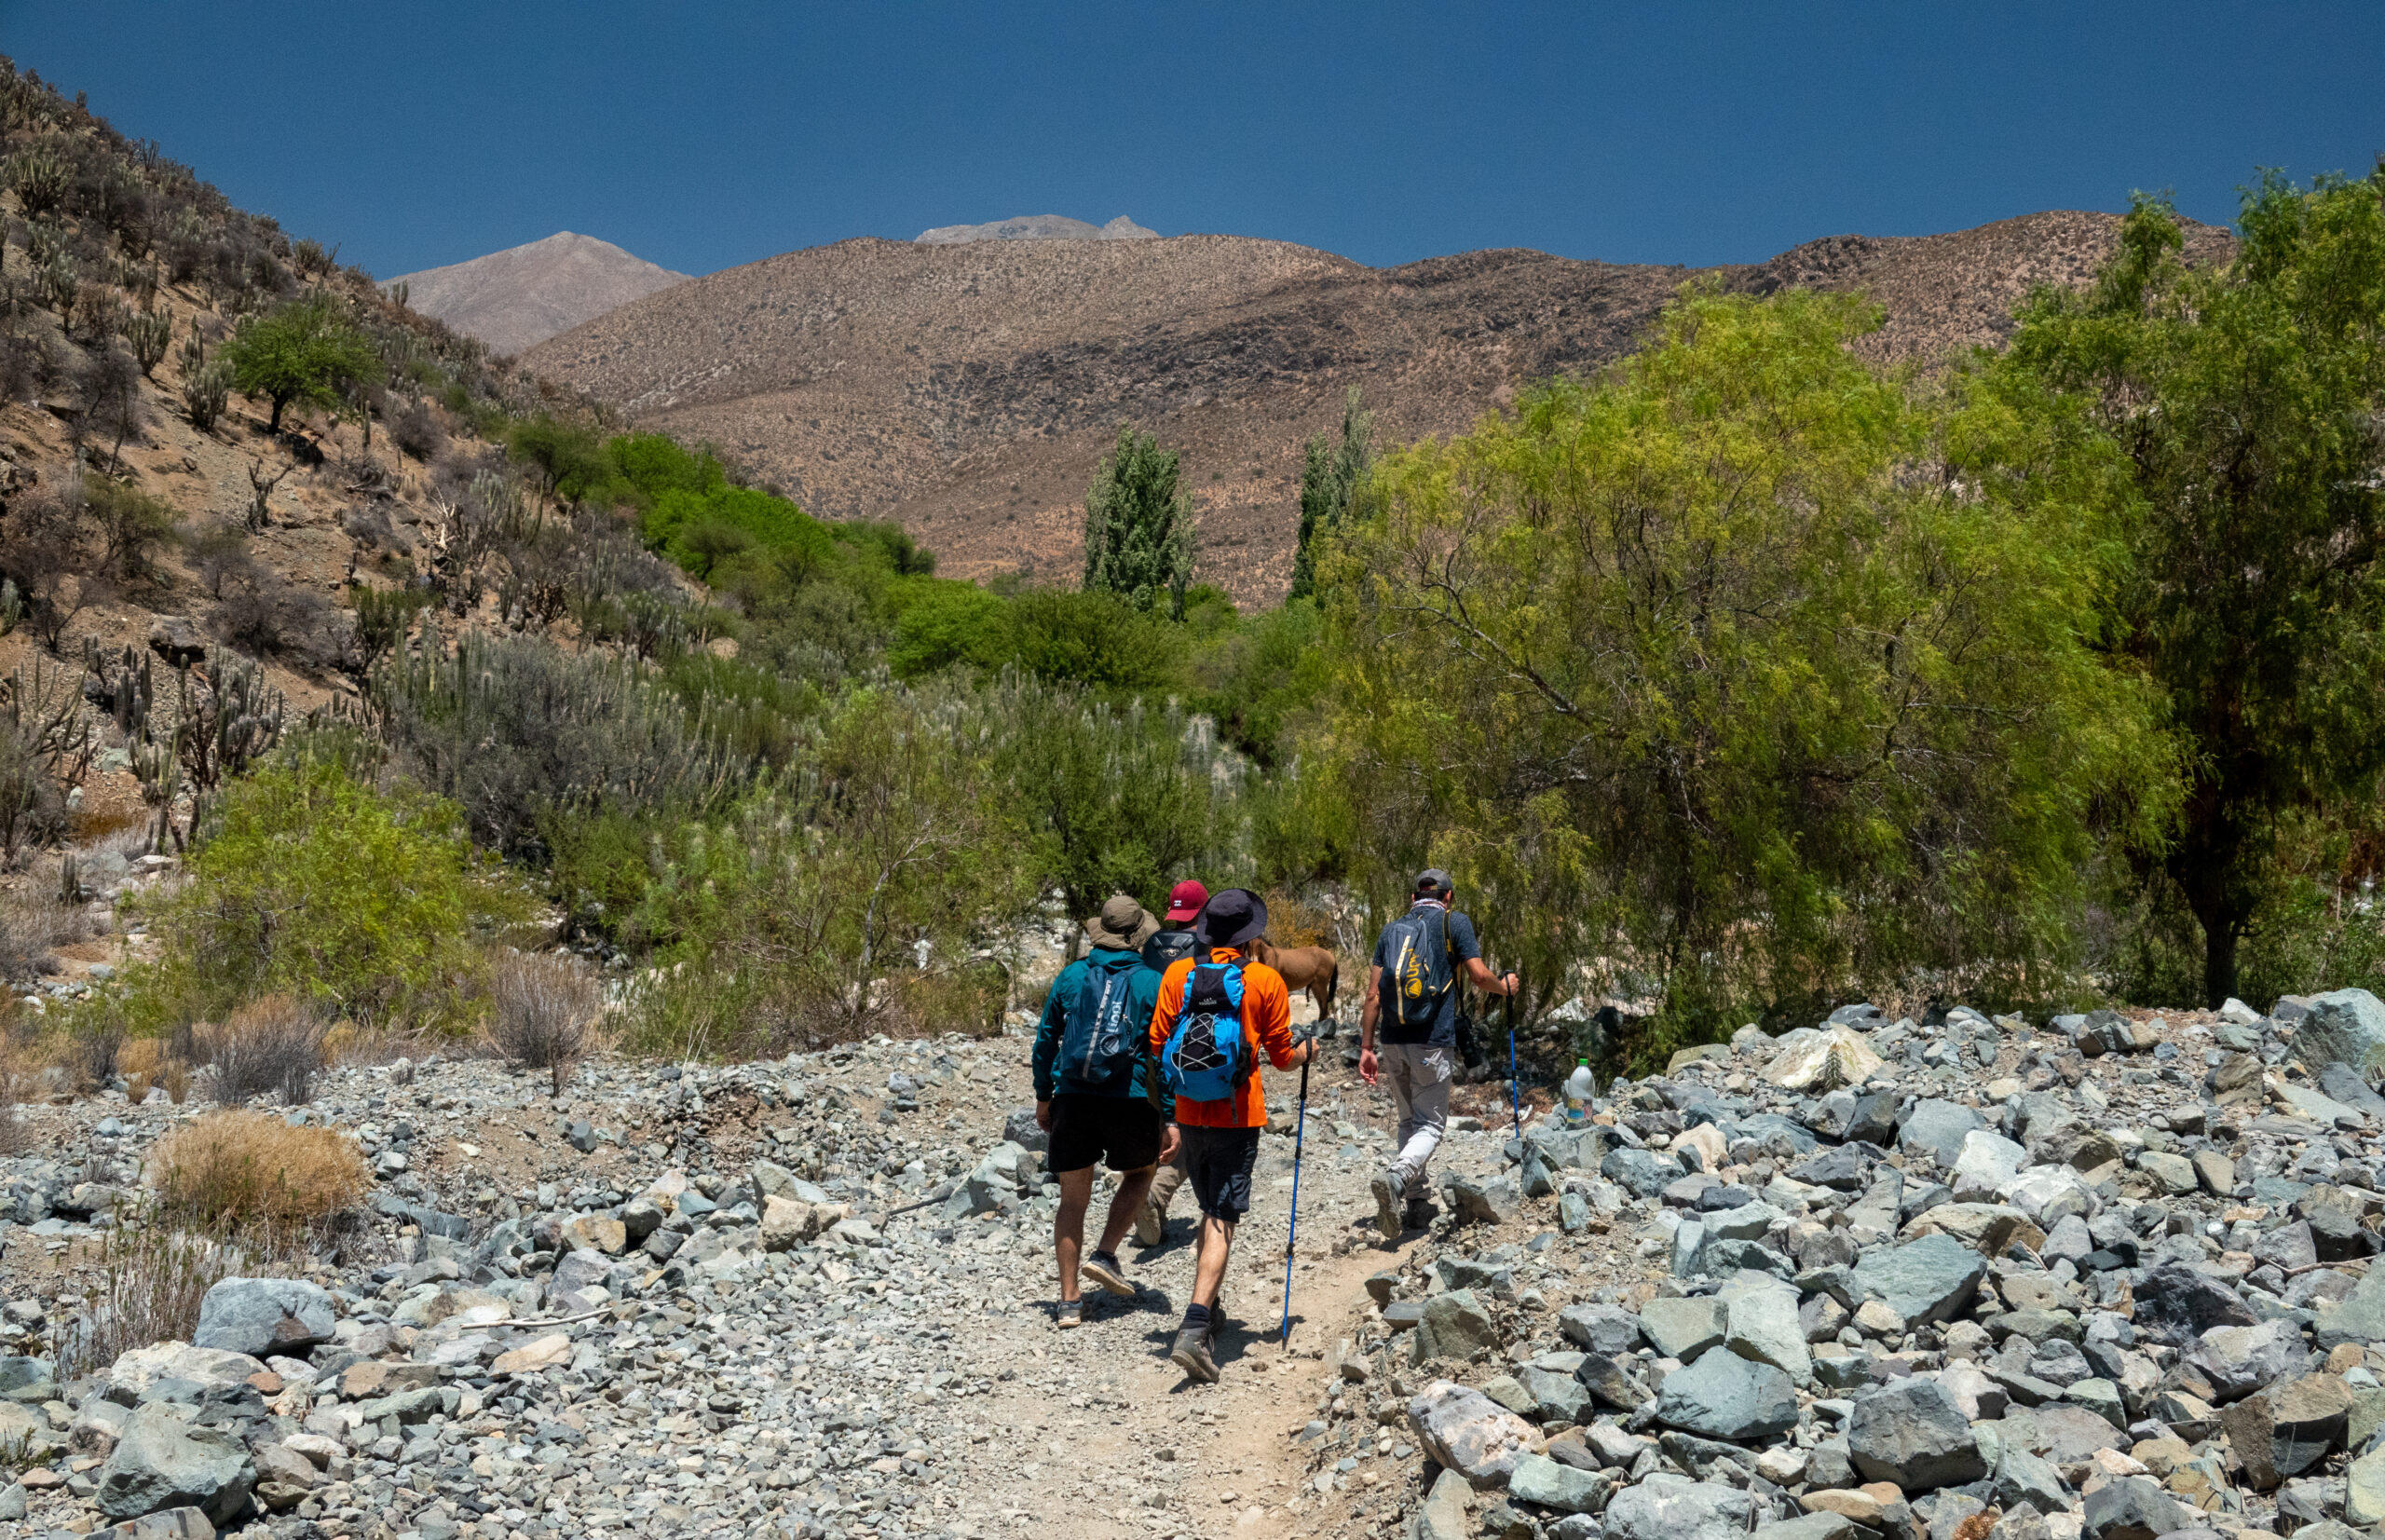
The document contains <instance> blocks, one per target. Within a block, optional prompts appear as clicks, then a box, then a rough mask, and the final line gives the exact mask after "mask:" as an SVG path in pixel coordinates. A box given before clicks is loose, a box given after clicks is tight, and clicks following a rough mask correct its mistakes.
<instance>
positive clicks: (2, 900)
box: [0, 887, 91, 981]
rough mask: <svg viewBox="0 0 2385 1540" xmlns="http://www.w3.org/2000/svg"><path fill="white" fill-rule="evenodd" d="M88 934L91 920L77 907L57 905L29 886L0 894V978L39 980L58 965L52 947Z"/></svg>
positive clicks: (88, 936)
mask: <svg viewBox="0 0 2385 1540" xmlns="http://www.w3.org/2000/svg"><path fill="white" fill-rule="evenodd" d="M90 935H91V917H90V915H89V913H87V912H86V911H85V910H84V909H83V908H82V906H79V905H74V904H61V903H59V902H58V900H57V899H56V898H55V897H54V896H52V895H51V894H49V893H43V892H38V891H35V890H34V889H33V888H30V887H25V888H19V889H16V890H15V891H13V892H10V893H0V976H6V977H7V978H10V979H14V980H19V981H23V980H28V979H33V978H36V977H39V976H40V975H41V974H44V973H47V972H48V971H50V970H52V969H54V968H56V967H57V966H58V957H57V954H56V953H55V952H54V951H53V950H52V948H53V947H68V946H72V945H74V944H75V942H77V941H85V940H89V938H90Z"/></svg>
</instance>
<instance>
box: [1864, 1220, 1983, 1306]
mask: <svg viewBox="0 0 2385 1540" xmlns="http://www.w3.org/2000/svg"><path fill="white" fill-rule="evenodd" d="M1985 1276H1987V1261H1986V1259H1984V1258H1983V1257H1982V1256H1981V1255H1980V1254H1979V1253H1978V1252H1976V1251H1974V1250H1972V1249H1971V1248H1970V1247H1968V1246H1965V1245H1964V1244H1963V1243H1962V1242H1960V1241H1958V1240H1956V1239H1954V1238H1953V1237H1951V1236H1948V1235H1925V1236H1923V1237H1922V1238H1921V1239H1919V1240H1917V1241H1907V1242H1906V1243H1905V1244H1904V1245H1902V1246H1900V1247H1893V1248H1885V1247H1884V1248H1882V1249H1879V1250H1875V1251H1874V1252H1872V1253H1870V1254H1869V1255H1867V1256H1865V1257H1864V1258H1863V1260H1862V1261H1859V1262H1857V1263H1856V1264H1855V1269H1854V1273H1853V1279H1852V1283H1853V1288H1854V1289H1855V1291H1856V1293H1857V1294H1858V1295H1859V1297H1860V1298H1862V1299H1872V1300H1877V1301H1879V1302H1881V1303H1883V1304H1885V1305H1887V1306H1888V1309H1889V1310H1891V1311H1892V1312H1894V1313H1895V1314H1896V1315H1897V1316H1898V1317H1899V1318H1900V1319H1901V1320H1903V1321H1904V1322H1905V1323H1906V1324H1907V1325H1917V1324H1919V1323H1920V1322H1923V1321H1950V1320H1953V1319H1954V1318H1955V1316H1956V1315H1959V1314H1960V1313H1961V1312H1962V1310H1963V1308H1964V1307H1965V1306H1967V1305H1969V1303H1970V1302H1971V1296H1972V1295H1973V1294H1975V1293H1976V1292H1978V1290H1979V1284H1980V1280H1981V1279H1982V1278H1984V1277H1985Z"/></svg>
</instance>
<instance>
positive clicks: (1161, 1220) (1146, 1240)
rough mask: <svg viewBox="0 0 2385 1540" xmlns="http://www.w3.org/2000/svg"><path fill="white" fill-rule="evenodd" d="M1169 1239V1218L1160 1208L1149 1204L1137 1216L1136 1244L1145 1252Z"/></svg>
mask: <svg viewBox="0 0 2385 1540" xmlns="http://www.w3.org/2000/svg"><path fill="white" fill-rule="evenodd" d="M1165 1239H1167V1217H1166V1216H1165V1215H1164V1214H1162V1213H1161V1212H1160V1211H1159V1206H1158V1205H1157V1204H1153V1203H1147V1204H1145V1205H1143V1206H1142V1207H1141V1208H1140V1209H1139V1210H1138V1211H1137V1212H1136V1215H1135V1244H1136V1245H1137V1246H1139V1247H1143V1248H1144V1249H1145V1250H1147V1251H1148V1250H1149V1249H1151V1248H1152V1247H1154V1246H1157V1245H1158V1244H1159V1243H1160V1242H1162V1241H1164V1240H1165Z"/></svg>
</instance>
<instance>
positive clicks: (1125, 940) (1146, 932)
mask: <svg viewBox="0 0 2385 1540" xmlns="http://www.w3.org/2000/svg"><path fill="white" fill-rule="evenodd" d="M1084 934H1086V935H1088V936H1091V937H1092V938H1093V944H1094V945H1095V946H1097V947H1110V948H1111V949H1113V950H1116V951H1122V952H1137V951H1140V950H1142V947H1143V943H1144V942H1146V941H1149V940H1150V939H1151V938H1152V936H1154V935H1157V934H1159V921H1158V920H1153V919H1152V915H1151V911H1150V910H1149V909H1146V908H1144V907H1143V906H1141V905H1140V904H1138V903H1136V902H1135V901H1134V900H1133V899H1131V898H1129V897H1127V896H1126V895H1125V894H1124V893H1112V894H1111V895H1110V896H1109V897H1108V898H1106V899H1104V900H1103V901H1102V905H1101V912H1100V913H1099V914H1097V915H1096V916H1094V917H1093V918H1092V919H1091V920H1086V921H1085V922H1084Z"/></svg>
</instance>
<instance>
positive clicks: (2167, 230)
mask: <svg viewBox="0 0 2385 1540" xmlns="http://www.w3.org/2000/svg"><path fill="white" fill-rule="evenodd" d="M2380 194H2385V171H2380V173H2379V174H2378V175H2377V176H2374V177H2371V178H2369V179H2368V180H2366V181H2362V182H2349V181H2345V180H2343V179H2341V178H2337V177H2323V178H2321V179H2320V180H2319V181H2318V182H2317V183H2316V184H2313V185H2312V186H2311V187H2310V189H2308V190H2307V191H2305V190H2302V189H2298V188H2296V186H2295V184H2293V183H2291V182H2289V181H2287V180H2286V179H2285V178H2283V177H2282V176H2279V175H2276V174H2274V173H2272V174H2269V175H2265V176H2264V177H2263V178H2262V180H2261V181H2260V183H2259V184H2258V185H2256V186H2255V187H2252V188H2250V189H2247V191H2246V193H2245V196H2244V200H2243V205H2242V218H2241V221H2240V225H2239V228H2240V230H2241V232H2242V244H2241V246H2240V248H2239V250H2238V252H2237V254H2236V257H2235V260H2233V261H2232V262H2229V263H2227V264H2225V265H2224V266H2215V267H2209V268H2203V269H2197V268H2193V267H2189V266H2187V264H2186V263H2185V262H2184V261H2183V260H2182V259H2181V252H2182V247H2183V242H2182V238H2181V236H2180V233H2179V229H2178V222H2177V218H2176V216H2175V214H2174V213H2173V212H2172V211H2171V209H2170V207H2169V206H2168V204H2167V203H2166V202H2163V201H2161V200H2159V199H2155V198H2144V197H2140V198H2137V200H2136V203H2135V207H2134V208H2133V210H2132V211H2131V212H2130V213H2129V216H2128V218H2127V220H2126V222H2125V223H2124V224H2123V225H2122V227H2121V235H2120V244H2119V252H2117V253H2116V254H2115V256H2114V257H2113V259H2112V260H2111V262H2110V263H2109V264H2108V265H2107V266H2106V268H2105V270H2104V272H2103V274H2102V276H2101V277H2100V278H2099V279H2098V280H2097V282H2096V284H2095V286H2094V287H2093V289H2092V290H2091V291H2090V292H2088V293H2083V294H2074V293H2065V292H2062V291H2051V290H2050V291H2046V292H2043V293H2039V294H2037V296H2035V297H2034V298H2033V300H2032V301H2031V302H2030V304H2029V305H2028V306H2027V307H2025V308H2024V310H2023V312H2022V315H2021V327H2020V330H2019V332H2018V333H2017V334H2016V335H2015V336H2014V338H2013V341H2012V347H2011V349H2010V354H2009V356H2008V360H2007V361H2006V363H2005V364H2004V365H2003V367H2004V368H2005V369H2006V370H2007V371H2008V372H2010V373H2012V374H2015V375H2027V376H2028V377H2030V378H2031V379H2033V380H2037V381H2043V382H2045V383H2046V384H2047V385H2049V386H2051V387H2052V388H2057V389H2060V390H2064V391H2066V392H2072V393H2075V395H2076V396H2077V397H2078V398H2079V399H2081V400H2083V401H2085V402H2088V403H2090V405H2091V408H2092V413H2093V416H2094V417H2095V420H2096V421H2097V422H2098V423H2099V424H2100V425H2101V426H2102V427H2103V429H2105V430H2106V432H2108V433H2110V434H2111V435H2112V436H2113V438H2114V439H2115V440H2116V441H2117V442H2118V443H2119V444H2120V446H2121V447H2122V448H2123V450H2124V451H2125V453H2126V456H2127V464H2128V466H2129V468H2130V471H2131V479H2132V482H2133V490H2134V492H2135V494H2136V497H2138V499H2139V500H2140V515H2139V517H2138V518H2137V519H2136V520H2135V522H2134V524H2133V556H2134V566H2133V579H2132V580H2131V581H2130V582H2129V583H2128V585H2127V586H2126V587H2125V589H2123V590H2122V591H2121V593H2119V596H2118V606H2117V608H2118V614H2119V638H2118V640H2119V647H2120V649H2121V651H2122V653H2123V655H2124V656H2125V657H2127V658H2128V659H2130V660H2133V661H2135V662H2136V663H2138V664H2140V665H2141V666H2142V667H2143V668H2144V669H2145V670H2146V671H2147V673H2148V674H2149V675H2150V676H2151V678H2152V680H2153V681H2154V683H2155V685H2156V687H2157V688H2158V689H2159V690H2160V695H2161V697H2162V699H2163V701H2164V703H2165V704H2166V706H2167V715H2168V719H2169V723H2170V725H2171V727H2172V729H2173V730H2174V732H2175V733H2176V734H2177V735H2178V736H2179V738H2180V739H2181V740H2182V745H2183V749H2184V754H2185V758H2186V779H2187V785H2186V795H2185V798H2184V802H2183V805H2182V808H2181V811H2180V813H2179V816H2178V819H2177V822H2176V825H2175V826H2174V830H2173V831H2172V833H2171V837H2170V838H2169V839H2168V840H2167V842H2166V847H2165V848H2164V849H2163V851H2162V852H2161V854H2160V860H2159V867H2160V874H2161V875H2162V876H2164V877H2166V878H2167V879H2168V880H2169V881H2171V882H2173V883H2174V884H2175V885H2176V890H2177V892H2178V893H2179V895H2180V896H2181V897H2182V898H2183V900H2184V902H2185V904H2186V906H2187V908H2188V909H2189V910H2191V912H2192V913H2193V915H2194V918H2195V920H2196V921H2197V922H2198V923H2199V925H2200V927H2201V933H2202V934H2201V949H2202V954H2203V956H2202V989H2203V993H2204V995H2205V997H2206V998H2207V1000H2208V1002H2209V1003H2211V1004H2213V1005H2217V1004H2219V1003H2220V1002H2222V1001H2224V1000H2225V999H2227V997H2228V995H2230V994H2232V993H2234V992H2235V991H2236V988H2237V954H2238V948H2239V945H2240V943H2241V942H2242V938H2243V936H2244V934H2245V933H2246V931H2247V929H2248V927H2250V926H2251V925H2252V924H2253V923H2254V920H2255V917H2256V914H2257V913H2258V912H2259V910H2260V909H2261V907H2262V906H2263V904H2264V902H2265V895H2266V894H2267V892H2268V889H2269V886H2270V883H2271V880H2272V878H2273V877H2274V875H2275V874H2276V871H2277V867H2278V862H2277V859H2276V857H2277V852H2278V846H2279V840H2280V838H2281V836H2282V834H2283V833H2285V832H2287V831H2288V828H2289V825H2290V824H2291V823H2292V821H2293V817H2294V815H2296V814H2297V813H2304V812H2311V811H2319V812H2325V811H2331V810H2343V809H2366V808H2368V807H2370V806H2372V805H2373V804H2374V802H2375V799H2376V797H2377V789H2378V774H2379V771H2380V770H2385V735H2380V734H2379V733H2378V730H2377V722H2378V717H2379V715H2385V563H2381V562H2380V555H2385V550H2381V548H2380V540H2381V538H2385V482H2380V479H2379V468H2380V464H2381V463H2385V433H2380V430H2379V427H2378V424H2379V422H2380V421H2385V416H2380V413H2381V412H2385V213H2380V206H2379V198H2380Z"/></svg>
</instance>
